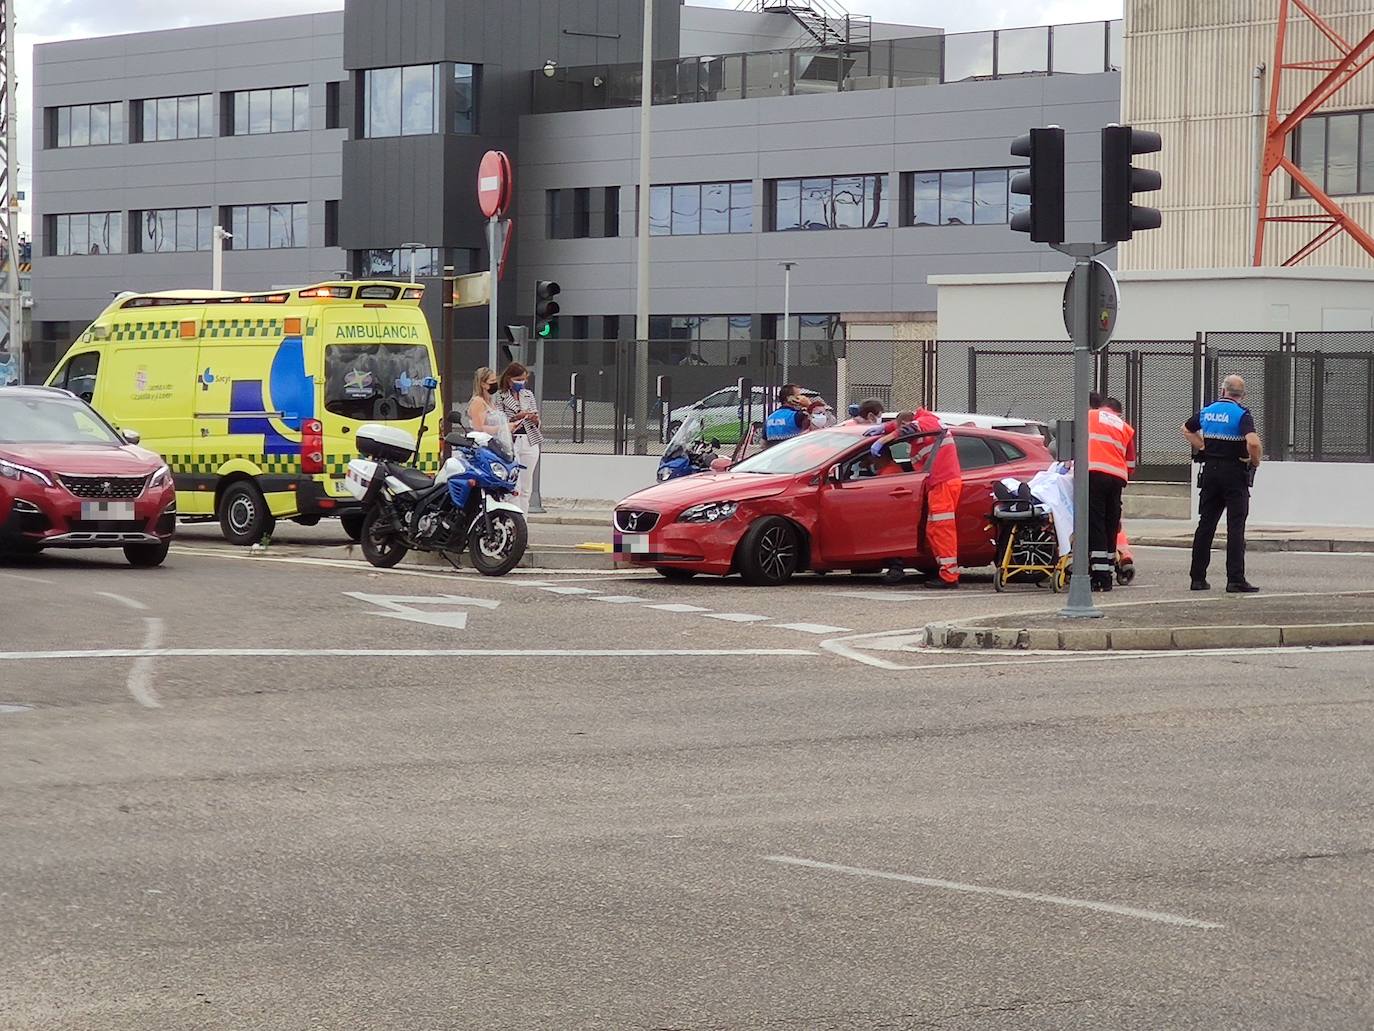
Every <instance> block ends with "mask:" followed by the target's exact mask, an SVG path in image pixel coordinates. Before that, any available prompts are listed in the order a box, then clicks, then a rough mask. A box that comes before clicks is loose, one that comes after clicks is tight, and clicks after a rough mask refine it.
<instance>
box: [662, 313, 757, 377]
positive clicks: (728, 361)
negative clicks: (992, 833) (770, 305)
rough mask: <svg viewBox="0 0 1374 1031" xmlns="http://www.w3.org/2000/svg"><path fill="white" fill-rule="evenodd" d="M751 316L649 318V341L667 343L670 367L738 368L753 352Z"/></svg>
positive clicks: (663, 316)
mask: <svg viewBox="0 0 1374 1031" xmlns="http://www.w3.org/2000/svg"><path fill="white" fill-rule="evenodd" d="M753 329H754V317H753V316H752V315H651V316H650V317H649V339H651V340H668V341H672V342H673V343H672V344H671V346H670V347H669V348H668V357H667V361H668V362H669V364H672V365H739V364H744V363H747V362H748V361H749V357H750V355H751V353H752V347H753V344H752V339H753V335H754V334H753Z"/></svg>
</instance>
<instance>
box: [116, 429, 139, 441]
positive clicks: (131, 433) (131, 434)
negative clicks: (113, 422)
mask: <svg viewBox="0 0 1374 1031" xmlns="http://www.w3.org/2000/svg"><path fill="white" fill-rule="evenodd" d="M119 435H120V436H121V437H123V438H124V443H126V444H137V443H138V442H139V441H140V440H142V439H143V434H141V433H139V432H138V430H120V431H119Z"/></svg>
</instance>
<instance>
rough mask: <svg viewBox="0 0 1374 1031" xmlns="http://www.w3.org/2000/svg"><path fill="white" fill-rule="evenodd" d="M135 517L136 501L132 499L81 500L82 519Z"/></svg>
mask: <svg viewBox="0 0 1374 1031" xmlns="http://www.w3.org/2000/svg"><path fill="white" fill-rule="evenodd" d="M133 517H134V503H133V502H132V501H83V502H81V518H82V519H132V518H133Z"/></svg>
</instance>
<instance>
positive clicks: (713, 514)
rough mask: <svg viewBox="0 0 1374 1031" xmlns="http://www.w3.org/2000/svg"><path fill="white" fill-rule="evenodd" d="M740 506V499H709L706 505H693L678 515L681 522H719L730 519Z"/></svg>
mask: <svg viewBox="0 0 1374 1031" xmlns="http://www.w3.org/2000/svg"><path fill="white" fill-rule="evenodd" d="M737 508H739V502H738V501H708V502H706V504H704V505H693V506H692V507H691V508H689V509H687V511H685V512H683V513H682V515H680V516H678V517H677V521H678V522H679V523H718V522H720V521H721V520H722V519H729V518H730V517H731V516H732V515H734V514H735V509H737Z"/></svg>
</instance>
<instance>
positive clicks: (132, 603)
mask: <svg viewBox="0 0 1374 1031" xmlns="http://www.w3.org/2000/svg"><path fill="white" fill-rule="evenodd" d="M95 593H96V594H98V595H100V597H102V598H109V599H110V600H111V601H116V602H118V603H119V604H121V605H123V606H124V607H125V608H130V609H134V610H136V611H138V612H146V611H147V610H148V606H147V605H144V604H143V602H141V601H137V600H135V599H133V598H126V597H124V595H122V594H114V593H112V592H110V591H96V592H95Z"/></svg>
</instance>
